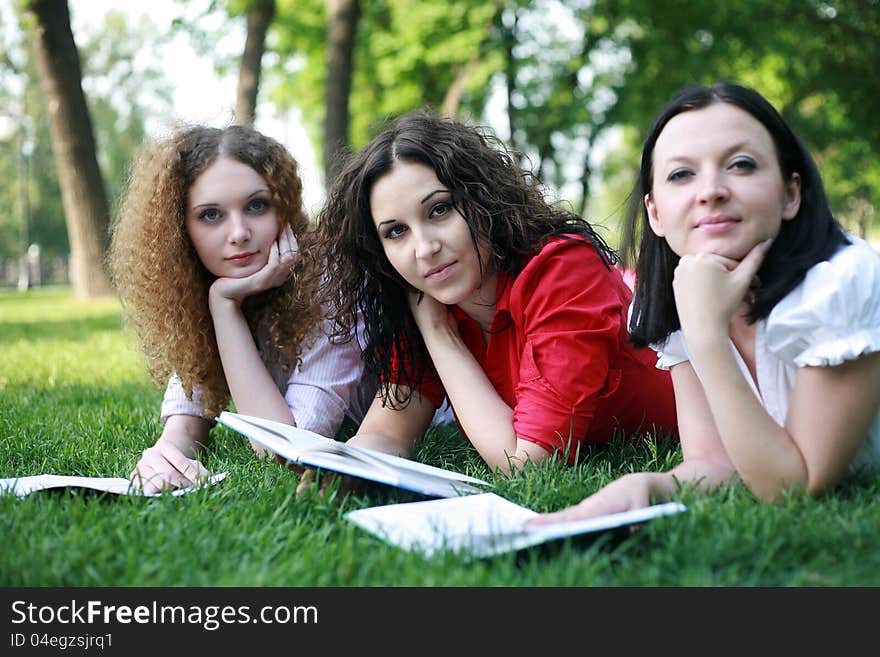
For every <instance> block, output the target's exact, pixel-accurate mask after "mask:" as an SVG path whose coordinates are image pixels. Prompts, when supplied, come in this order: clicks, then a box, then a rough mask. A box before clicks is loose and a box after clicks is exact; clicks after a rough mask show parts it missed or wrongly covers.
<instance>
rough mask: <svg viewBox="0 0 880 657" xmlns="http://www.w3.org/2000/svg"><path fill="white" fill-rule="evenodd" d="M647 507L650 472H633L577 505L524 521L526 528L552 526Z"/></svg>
mask: <svg viewBox="0 0 880 657" xmlns="http://www.w3.org/2000/svg"><path fill="white" fill-rule="evenodd" d="M650 504H651V482H650V473H647V472H637V473H634V474H628V475H624V476H623V477H621V478H620V479H617V480H616V481H612V482H611V483H610V484H608V485H607V486H605V487H604V488H602V489H601V490H599V491H598V492H596V493H594V494H593V495H590V496H589V497H587V498H586V499H584V500H583V501H581V502H580V503H579V504H575V505H573V506H570V507H568V508H567V509H562V510H561V511H556V512H555V513H541V514H539V515H538V516H536V517H534V518H532V519H531V520H529V521H528V522H526V524H525V526H526V527H535V526H537V525H552V524H555V523H560V522H572V521H574V520H586V519H587V518H595V517H598V516H604V515H607V514H609V513H620V512H623V511H631V510H633V509H641V508H644V507H646V506H650Z"/></svg>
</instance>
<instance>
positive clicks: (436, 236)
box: [370, 161, 495, 305]
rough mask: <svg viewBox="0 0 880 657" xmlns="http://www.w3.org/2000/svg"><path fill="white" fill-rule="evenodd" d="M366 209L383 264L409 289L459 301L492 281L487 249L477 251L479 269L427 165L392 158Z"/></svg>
mask: <svg viewBox="0 0 880 657" xmlns="http://www.w3.org/2000/svg"><path fill="white" fill-rule="evenodd" d="M370 212H371V213H372V215H373V223H374V224H375V226H376V231H377V232H378V236H379V242H380V243H381V244H382V248H383V249H384V251H385V255H386V256H387V257H388V260H389V262H390V263H391V265H392V266H393V267H394V269H395V270H397V272H398V273H399V274H400V275H401V276H402V277H403V279H404V280H405V281H406V282H407V283H409V284H410V285H411V286H412V287H414V288H415V289H417V290H419V291H421V292H424V293H425V294H426V295H428V296H430V297H433V298H435V299H437V300H438V301H440V302H441V303H444V304H448V305H453V304H458V305H461V304H462V303H467V302H468V301H476V300H479V297H480V289H481V287H483V285H484V284H485V283H486V282H487V281H489V280H490V279H491V280H492V281H494V273H493V272H491V261H490V260H489V258H488V257H487V254H488V249H485V248H483V249H481V253H480V256H479V257H480V259H482V262H483V267H484V271H482V272H481V271H480V263H479V260H478V254H477V250H476V249H475V248H474V243H473V240H472V238H471V232H470V230H469V228H468V225H467V223H466V222H465V220H464V218H463V217H462V216H461V215H460V214H459V213H458V211H457V210H456V209H455V208H454V207H453V205H452V197H451V194H450V191H449V190H448V189H447V188H446V186H445V185H444V184H443V183H441V182H440V181H439V180H438V179H437V174H436V173H434V170H433V169H432V168H431V167H429V166H426V165H424V164H419V163H414V162H402V161H398V162H397V163H396V164H395V165H394V168H392V169H391V171H389V172H388V173H386V174H385V175H384V176H382V177H381V178H379V179H378V180H376V182H375V183H374V184H373V188H372V190H371V191H370ZM488 301H489V302H490V303H492V304H494V302H495V299H494V298H492V299H491V300H488Z"/></svg>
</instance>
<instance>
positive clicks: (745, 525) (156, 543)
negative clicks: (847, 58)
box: [0, 291, 880, 587]
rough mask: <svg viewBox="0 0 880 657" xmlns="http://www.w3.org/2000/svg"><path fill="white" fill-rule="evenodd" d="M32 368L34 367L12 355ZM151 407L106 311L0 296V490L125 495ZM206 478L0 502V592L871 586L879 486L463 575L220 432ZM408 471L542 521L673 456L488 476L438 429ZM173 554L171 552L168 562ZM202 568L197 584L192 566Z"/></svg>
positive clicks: (714, 501) (707, 506) (749, 503)
mask: <svg viewBox="0 0 880 657" xmlns="http://www.w3.org/2000/svg"><path fill="white" fill-rule="evenodd" d="M21 352H23V353H24V354H25V355H23V356H19V355H18V354H19V353H21ZM160 400H161V392H160V391H157V390H155V389H154V388H152V387H151V386H150V384H149V382H148V379H147V376H146V370H145V366H144V364H143V362H142V359H141V357H140V356H139V354H138V353H137V352H136V351H135V350H134V348H133V346H132V343H131V339H130V336H129V335H128V334H126V333H123V332H122V331H121V329H120V318H119V306H118V304H117V303H116V302H113V301H106V302H99V303H98V302H93V303H77V302H74V301H73V300H72V299H71V297H70V294H69V293H68V292H66V291H52V292H47V291H38V292H28V293H26V294H23V295H19V294H14V293H13V294H2V293H0V407H2V408H3V413H2V414H0V435H2V436H3V440H2V441H0V477H9V476H15V475H23V474H38V473H43V472H53V473H59V474H78V475H100V476H127V475H128V473H129V472H130V470H131V468H132V466H133V465H134V463H135V462H136V460H137V458H138V456H139V454H140V452H141V450H143V449H144V448H145V447H147V446H149V445H151V444H152V443H153V442H154V441H155V438H156V436H157V435H158V434H159V432H160V429H161V427H160V421H159V418H158V407H159V403H160ZM213 433H214V434H215V435H214V440H213V442H212V444H211V445H210V447H209V449H208V450H207V452H206V454H205V456H204V461H205V464H206V465H207V467H208V468H209V469H211V470H212V471H214V472H220V471H228V472H229V473H230V475H229V477H227V479H226V480H225V481H224V482H223V483H222V484H219V485H217V486H215V487H212V488H209V489H206V490H203V491H199V492H197V493H193V494H190V495H186V496H183V497H171V496H163V497H160V498H152V499H150V498H137V497H116V496H112V495H102V494H95V493H90V492H87V491H82V490H61V491H54V492H53V491H46V492H42V493H35V494H32V495H30V496H28V497H26V498H23V499H20V500H19V499H16V498H15V497H14V496H12V495H0V535H2V536H3V537H4V547H3V550H2V551H0V584H2V585H3V586H14V587H20V586H66V587H77V586H143V587H152V586H297V587H307V586H392V587H400V586H419V587H427V586H450V587H464V586H493V587H494V586H516V587H520V586H522V587H530V586H564V587H570V586H572V587H573V586H600V587H607V586H652V587H653V586H664V587H678V586H697V587H704V586H762V587H776V586H783V587H787V586H795V587H800V586H877V585H880V553H878V551H877V549H876V546H877V542H878V540H880V480H878V479H877V478H876V477H874V478H868V479H863V480H853V481H849V482H847V483H846V484H844V485H842V486H840V487H839V488H838V489H837V490H835V491H834V492H833V493H831V494H830V495H827V496H826V497H824V498H821V499H818V500H817V499H812V498H808V497H800V496H795V495H792V496H790V497H789V498H787V499H785V500H784V501H783V502H781V503H780V504H777V505H769V504H761V503H759V502H757V501H756V500H755V499H754V498H753V497H752V496H751V495H750V494H749V493H748V491H746V490H745V489H743V488H741V487H733V488H727V489H723V490H720V491H718V492H716V493H715V494H713V495H710V496H707V497H696V496H695V495H694V493H693V491H692V490H690V489H689V488H687V487H686V488H684V489H683V490H682V491H681V493H680V494H679V496H678V498H679V500H680V501H682V502H684V503H685V504H687V505H688V512H687V513H685V514H681V515H679V516H675V517H672V518H664V519H659V520H656V521H653V522H651V523H649V524H647V525H645V526H643V527H642V528H641V529H640V530H639V531H637V532H636V533H634V534H632V535H629V536H626V537H616V536H612V535H603V536H600V537H598V538H595V539H594V540H568V541H560V542H558V543H554V544H552V545H550V546H548V547H547V548H544V549H538V550H532V551H529V552H526V553H523V554H520V555H512V554H508V555H501V556H499V557H496V558H493V559H489V560H483V561H479V562H476V563H467V562H465V561H464V559H463V558H461V557H457V556H454V555H441V556H438V557H437V558H435V559H432V560H425V559H422V558H420V557H418V556H416V555H414V554H409V553H406V552H403V551H401V550H397V549H395V548H392V547H389V546H387V545H384V544H382V543H381V542H379V541H377V540H376V539H374V538H373V537H372V536H370V535H369V534H367V533H366V532H363V531H361V530H359V529H358V528H356V527H355V526H354V525H352V524H350V523H348V522H346V521H345V520H344V519H343V518H342V515H343V514H344V513H345V512H346V511H349V510H351V509H355V508H360V507H363V506H367V505H375V504H384V503H390V502H395V501H405V500H407V499H408V498H406V497H405V496H404V495H403V494H402V493H400V492H397V491H394V490H384V489H383V490H378V489H371V490H369V491H367V492H366V493H364V494H362V495H359V496H347V497H344V498H340V497H339V494H338V487H337V488H335V489H334V487H333V486H331V489H330V491H329V492H328V493H327V494H320V493H318V492H316V491H312V492H310V493H309V494H307V495H304V496H301V497H299V498H297V497H296V495H295V491H296V485H297V477H296V476H294V475H293V474H291V473H290V472H289V471H287V470H286V469H285V468H283V467H281V466H280V465H278V464H277V463H275V462H274V461H272V460H271V459H266V460H259V459H256V458H255V457H254V456H253V453H252V452H251V450H250V448H249V447H248V445H247V441H245V440H243V439H241V437H240V436H238V435H237V434H235V433H234V432H231V431H229V430H228V429H225V428H223V427H218V428H215V429H214V431H213ZM416 456H417V457H418V458H420V459H421V460H424V461H426V462H429V463H433V464H437V465H441V466H445V467H451V468H456V469H461V470H462V471H465V472H469V473H471V474H474V475H476V476H480V477H484V478H487V479H488V480H490V481H494V483H495V484H496V490H497V492H498V493H499V494H501V495H503V496H505V497H507V498H508V499H511V500H513V501H514V502H517V503H519V504H522V505H525V506H528V507H531V508H534V509H536V510H540V511H543V510H553V509H558V508H561V507H563V506H565V505H568V504H572V503H574V502H577V501H578V500H580V499H581V498H582V497H583V496H584V495H586V494H588V493H590V492H593V491H595V490H597V489H598V488H599V487H601V486H602V485H604V484H605V483H607V482H608V481H610V480H611V479H612V478H614V477H616V476H618V475H620V474H623V473H625V472H630V471H633V470H637V469H645V468H667V467H669V466H671V465H674V464H675V463H677V462H678V460H679V459H680V450H679V449H678V446H677V444H675V443H671V442H669V441H666V440H665V439H662V438H653V437H650V436H648V437H646V442H642V441H633V440H630V439H628V438H626V437H622V436H621V437H618V438H617V439H616V440H615V441H614V442H613V443H612V444H610V445H608V446H606V447H593V448H590V449H588V450H587V453H586V454H585V455H584V458H583V459H582V461H581V462H580V463H579V464H578V465H576V466H574V467H568V466H565V465H563V464H561V463H559V462H551V463H547V464H542V465H541V466H539V467H534V468H529V469H528V470H526V471H525V472H523V473H522V474H521V475H519V476H517V477H514V478H512V479H508V478H504V477H493V475H492V474H491V473H489V472H487V469H486V467H485V465H484V464H483V462H482V461H481V460H480V458H479V456H478V455H477V454H476V452H475V450H473V448H472V447H471V446H470V445H469V444H468V443H466V442H465V441H464V440H463V439H462V437H461V435H460V434H458V432H457V431H455V429H454V428H451V427H444V428H438V429H433V430H431V431H430V432H429V433H428V434H427V435H426V436H425V438H424V439H423V440H422V441H421V442H420V443H419V445H418V451H417V454H416ZM169 546H172V547H171V548H169ZM194 563H198V564H199V566H198V567H193V564H194Z"/></svg>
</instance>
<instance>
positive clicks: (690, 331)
mask: <svg viewBox="0 0 880 657" xmlns="http://www.w3.org/2000/svg"><path fill="white" fill-rule="evenodd" d="M769 247H770V240H767V241H766V242H761V243H759V244H757V245H755V246H754V247H753V248H752V250H751V251H749V253H748V254H746V257H745V258H743V259H742V260H741V261H739V262H737V261H736V260H732V259H730V258H725V257H724V256H720V255H716V254H714V253H700V254H697V255H686V256H683V257H682V258H681V260H680V261H679V263H678V266H677V267H676V268H675V275H674V277H673V280H672V289H673V291H674V293H675V305H676V308H677V309H678V317H679V320H680V321H681V328H682V332H683V333H684V335H685V339H686V340H688V339H693V337H695V336H699V335H704V336H707V337H708V336H718V335H721V334H723V335H724V336H725V337H726V336H727V334H728V330H729V325H730V320H731V318H732V317H733V315H734V313H735V312H736V311H737V309H738V308H739V307H740V306H741V305H742V303H743V300H744V298H746V296H747V294H748V291H749V288H750V287H752V286H753V284H754V281H755V275H756V274H757V272H758V269H760V267H761V263H762V262H763V261H764V254H765V253H766V252H767V249H768V248H769Z"/></svg>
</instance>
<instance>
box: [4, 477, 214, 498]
mask: <svg viewBox="0 0 880 657" xmlns="http://www.w3.org/2000/svg"><path fill="white" fill-rule="evenodd" d="M227 474H228V473H227V472H221V473H219V474H215V475H213V476H211V477H210V478H208V479H206V480H205V482H204V483H202V484H201V486H189V487H188V488H175V489H174V490H170V491H166V492H165V493H144V492H143V491H141V490H140V489H139V488H135V487H134V486H132V485H131V482H130V481H129V480H128V479H125V478H123V477H81V476H77V475H57V474H41V475H30V476H27V477H9V478H6V479H0V494H2V493H6V492H10V493H13V494H15V495H16V496H18V497H25V496H26V495H30V494H31V493H34V492H36V491H41V490H48V489H51V488H88V489H91V490H97V491H102V492H105V493H112V494H114V495H139V496H143V497H156V496H158V495H163V494H165V495H175V496H178V495H186V494H187V493H190V492H192V491H194V490H197V489H198V488H201V487H202V486H212V485H214V484H216V483H219V482H221V481H223V479H224V478H226V475H227Z"/></svg>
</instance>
